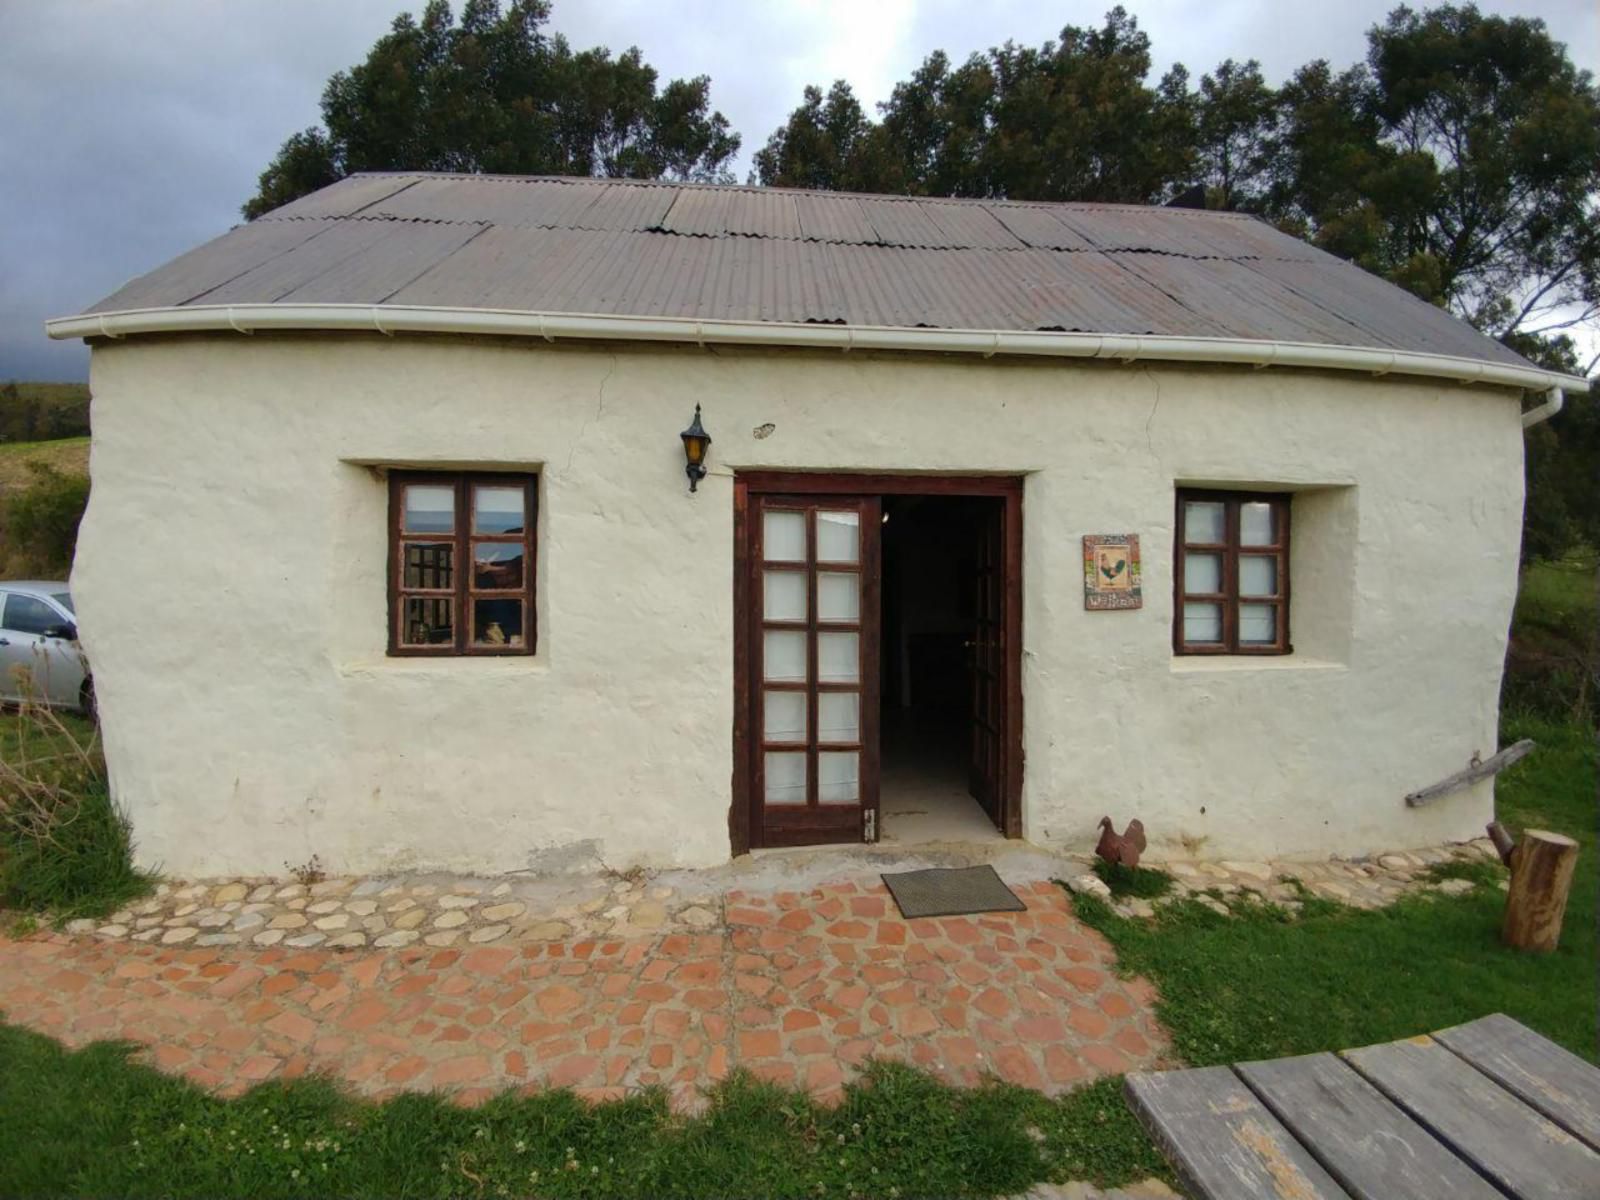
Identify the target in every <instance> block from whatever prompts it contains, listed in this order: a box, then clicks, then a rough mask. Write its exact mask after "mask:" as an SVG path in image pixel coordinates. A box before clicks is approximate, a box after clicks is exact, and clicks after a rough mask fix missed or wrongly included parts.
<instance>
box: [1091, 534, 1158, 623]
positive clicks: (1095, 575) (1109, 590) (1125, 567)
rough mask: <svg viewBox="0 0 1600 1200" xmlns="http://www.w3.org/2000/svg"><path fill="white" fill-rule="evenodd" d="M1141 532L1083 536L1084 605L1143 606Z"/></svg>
mask: <svg viewBox="0 0 1600 1200" xmlns="http://www.w3.org/2000/svg"><path fill="white" fill-rule="evenodd" d="M1143 604H1144V598H1143V595H1142V594H1141V592H1140V590H1139V535H1138V534H1137V533H1088V534H1085V535H1084V537H1083V606H1084V607H1085V608H1089V609H1102V608H1140V607H1142V606H1143Z"/></svg>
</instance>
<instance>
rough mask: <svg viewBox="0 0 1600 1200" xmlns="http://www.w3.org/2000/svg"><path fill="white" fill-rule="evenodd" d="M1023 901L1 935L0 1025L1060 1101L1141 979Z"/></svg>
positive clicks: (591, 1078) (207, 1049) (326, 1064)
mask: <svg viewBox="0 0 1600 1200" xmlns="http://www.w3.org/2000/svg"><path fill="white" fill-rule="evenodd" d="M1015 890H1016V891H1017V892H1018V894H1019V895H1020V896H1021V897H1022V898H1023V900H1024V901H1025V902H1026V904H1027V911H1025V912H1020V913H992V914H984V915H978V916H971V917H954V918H940V919H919V920H911V921H907V920H904V919H902V918H901V917H900V915H899V913H898V910H896V908H895V906H894V902H893V900H892V899H891V898H890V897H889V895H888V892H887V889H885V888H884V887H883V885H882V884H881V883H880V882H878V881H877V880H876V879H872V880H870V881H866V880H859V881H842V882H829V883H823V884H819V885H818V886H815V887H811V888H808V889H806V890H804V891H777V892H771V893H762V894H752V893H748V892H744V891H738V890H733V891H728V892H725V893H723V894H722V895H721V896H720V897H718V898H716V899H715V900H714V901H712V902H711V904H710V910H711V915H713V916H714V918H715V924H714V926H713V927H710V928H706V929H703V930H692V929H691V930H683V929H671V930H663V931H659V932H653V933H647V932H642V931H640V932H631V931H630V932H628V933H626V934H618V935H603V936H598V937H596V936H589V935H582V934H580V935H575V936H572V937H567V938H561V939H557V940H549V939H538V938H536V937H533V936H527V935H525V936H522V937H520V938H502V939H500V940H498V941H496V942H495V943H494V944H484V945H472V944H470V943H464V944H462V945H459V946H450V947H442V948H441V947H434V946H428V945H426V944H413V945H407V946H402V947H395V948H389V949H380V948H376V947H371V946H361V947H356V946H350V947H343V948H340V947H332V946H328V945H319V946H313V947H304V948H296V947H290V946H287V945H272V946H256V945H250V944H241V945H228V944H222V945H208V946H195V945H192V944H182V945H162V944H161V943H160V942H159V941H154V940H152V941H148V942H134V941H129V940H124V939H120V938H97V937H93V936H73V935H70V934H64V933H40V934H35V935H33V936H31V937H28V938H24V939H22V940H9V939H6V938H3V937H0V1015H3V1017H4V1019H5V1020H7V1021H11V1022H15V1023H19V1024H22V1025H25V1026H28V1027H30V1028H32V1029H35V1030H37V1031H39V1032H41V1033H45V1034H48V1035H50V1036H52V1037H55V1038H59V1039H61V1040H62V1041H63V1042H65V1043H67V1044H68V1045H71V1046H79V1045H83V1044H85V1043H87V1042H90V1041H95V1040H101V1039H107V1038H120V1039H127V1040H130V1041H133V1042H137V1043H140V1044H142V1045H144V1046H145V1047H147V1051H146V1053H147V1054H148V1057H149V1061H151V1062H152V1063H153V1064H154V1065H155V1066H157V1067H159V1068H160V1069H162V1070H165V1071H169V1072H179V1073H182V1074H184V1075H187V1076H188V1077H189V1078H191V1079H193V1080H194V1081H195V1082H197V1083H200V1084H202V1085H204V1086H207V1087H211V1088H215V1089H218V1090H220V1091H222V1092H223V1093H226V1094H234V1093H237V1092H239V1091H241V1090H243V1089H245V1088H246V1087H248V1086H250V1085H251V1084H254V1083H257V1082H259V1081H261V1080H265V1079H274V1078H293V1077H295V1076H298V1075H301V1074H304V1073H305V1072H307V1071H324V1072H328V1073H330V1074H332V1075H334V1076H337V1077H339V1078H341V1079H343V1080H344V1081H346V1082H347V1083H348V1084H350V1085H351V1086H353V1087H354V1088H355V1089H356V1090H357V1091H358V1092H360V1093H362V1094H366V1095H371V1096H385V1095H389V1094H392V1093H394V1092H396V1091H399V1090H403V1089H404V1090H425V1089H435V1088H437V1089H450V1090H452V1091H455V1092H457V1093H458V1098H459V1099H460V1100H461V1101H462V1102H465V1103H471V1102H475V1101H478V1100H481V1099H483V1098H485V1097H487V1096H489V1095H491V1094H493V1093H494V1092H496V1091H499V1090H501V1089H504V1088H507V1087H540V1086H569V1087H572V1088H574V1089H576V1090H577V1091H578V1092H579V1093H580V1094H581V1095H584V1096H586V1097H590V1098H594V1099H602V1098H611V1097H617V1096H621V1095H623V1094H625V1093H626V1092H627V1091H628V1090H629V1089H633V1088H639V1087H642V1086H646V1085H650V1084H659V1085H662V1086H665V1087H667V1088H669V1089H670V1090H671V1092H672V1097H673V1102H674V1104H675V1105H676V1106H678V1107H679V1108H682V1109H686V1110H692V1109H694V1108H696V1107H698V1106H699V1105H700V1104H701V1103H702V1097H703V1090H704V1089H705V1088H706V1087H708V1086H709V1085H711V1084H712V1083H714V1082H715V1081H717V1080H719V1079H721V1078H723V1077H724V1076H726V1075H727V1074H728V1073H729V1072H730V1071H732V1070H733V1069H735V1068H736V1067H743V1068H747V1069H749V1070H751V1071H752V1072H754V1073H755V1074H757V1075H760V1076H763V1077H766V1078H769V1079H774V1080H778V1081H781V1082H783V1083H787V1084H794V1085H797V1086H801V1087H805V1088H808V1089H809V1090H810V1091H812V1092H813V1093H814V1094H816V1095H817V1096H819V1097H820V1098H822V1099H824V1100H831V1099H833V1098H836V1097H837V1095H838V1094H839V1091H840V1088H841V1086H842V1085H843V1083H844V1082H845V1081H846V1080H847V1079H848V1078H849V1077H850V1076H851V1075H852V1074H853V1073H854V1071H855V1070H856V1069H857V1068H859V1067H860V1066H861V1064H863V1063H864V1062H865V1061H866V1060H867V1059H868V1058H870V1057H873V1056H883V1057H890V1058H896V1059H902V1060H906V1061H910V1062H912V1063H915V1064H916V1065H918V1066H921V1067H923V1068H926V1069H927V1070H929V1071H932V1072H934V1073H936V1074H938V1075H939V1076H941V1077H942V1078H945V1079H947V1080H949V1081H950V1082H952V1083H957V1084H972V1083H975V1082H977V1081H978V1080H980V1079H981V1078H982V1077H984V1076H985V1075H986V1074H993V1075H995V1076H998V1077H1000V1078H1002V1079H1006V1080H1009V1081H1011V1082H1013V1083H1019V1084H1023V1085H1025V1086H1028V1087H1032V1088H1037V1089H1040V1090H1042V1091H1045V1092H1047V1093H1057V1092H1060V1091H1064V1090H1067V1089H1069V1088H1072V1087H1075V1086H1077V1085H1079V1084H1082V1083H1084V1082H1087V1081H1088V1080H1090V1079H1092V1078H1095V1077H1097V1076H1100V1075H1103V1074H1108V1073H1116V1072H1121V1071H1128V1070H1134V1069H1144V1068H1149V1067H1152V1066H1156V1065H1158V1064H1160V1063H1161V1062H1162V1061H1163V1055H1164V1054H1165V1052H1166V1038H1165V1034H1164V1032H1163V1031H1162V1029H1161V1028H1160V1026H1159V1024H1158V1023H1157V1021H1156V1020H1155V1018H1154V1016H1153V1015H1152V1012H1151V1005H1152V1003H1153V1001H1154V998H1155V996H1154V990H1153V988H1152V987H1151V986H1150V985H1149V984H1148V983H1146V982H1145V981H1143V980H1140V979H1132V980H1119V979H1118V978H1116V976H1115V972H1114V970H1113V961H1114V960H1113V953H1112V950H1111V947H1110V945H1109V944H1108V943H1107V942H1105V940H1104V939H1102V938H1101V937H1100V936H1099V935H1098V934H1096V933H1095V932H1094V931H1092V930H1090V929H1089V928H1087V927H1086V926H1084V925H1082V924H1080V923H1079V922H1077V921H1076V920H1075V919H1074V918H1073V917H1072V915H1071V910H1070V907H1069V903H1068V898H1067V896H1066V895H1065V893H1064V892H1063V891H1062V890H1061V888H1060V887H1058V886H1057V885H1055V884H1052V883H1049V882H1045V881H1039V882H1035V883H1027V884H1019V885H1016V887H1015Z"/></svg>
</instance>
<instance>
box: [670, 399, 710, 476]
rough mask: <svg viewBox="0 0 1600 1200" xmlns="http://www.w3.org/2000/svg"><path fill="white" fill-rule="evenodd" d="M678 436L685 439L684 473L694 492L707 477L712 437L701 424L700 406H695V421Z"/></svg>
mask: <svg viewBox="0 0 1600 1200" xmlns="http://www.w3.org/2000/svg"><path fill="white" fill-rule="evenodd" d="M678 436H679V437H681V438H682V439H683V457H684V467H683V473H684V474H685V475H687V476H688V477H689V490H690V491H691V492H692V491H694V490H695V489H696V488H698V487H699V486H700V481H701V480H702V479H704V478H705V477H706V448H707V447H708V446H710V445H711V435H710V434H709V433H707V432H706V431H705V428H704V426H702V425H701V424H700V406H699V405H698V404H696V405H695V406H694V420H693V421H692V422H691V423H690V425H689V428H687V429H685V430H684V431H683V432H682V433H680V434H679V435H678Z"/></svg>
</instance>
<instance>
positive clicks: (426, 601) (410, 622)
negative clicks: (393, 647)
mask: <svg viewBox="0 0 1600 1200" xmlns="http://www.w3.org/2000/svg"><path fill="white" fill-rule="evenodd" d="M455 603H456V602H455V601H454V600H450V599H437V598H434V597H431V596H406V597H404V598H403V599H402V600H401V601H400V641H401V644H402V645H406V646H447V645H450V644H451V643H453V642H454V641H455V640H456V627H455Z"/></svg>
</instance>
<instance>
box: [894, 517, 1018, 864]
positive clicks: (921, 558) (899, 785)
mask: <svg viewBox="0 0 1600 1200" xmlns="http://www.w3.org/2000/svg"><path fill="white" fill-rule="evenodd" d="M998 503H999V501H997V500H994V499H989V498H985V497H975V496H885V497H884V498H883V519H884V523H883V531H882V562H883V595H882V604H883V612H882V642H881V647H882V649H881V657H880V662H881V668H882V671H883V678H882V681H881V688H880V696H881V704H882V712H881V721H880V731H881V732H880V737H881V743H880V744H881V764H882V776H881V791H880V807H881V811H882V820H883V837H884V839H885V840H886V841H895V842H900V841H908V840H909V841H943V840H970V838H972V837H974V836H978V837H993V836H998V834H997V832H996V830H995V828H994V826H993V824H992V822H990V820H989V818H988V817H987V816H986V815H985V813H984V812H983V809H982V808H981V807H980V806H979V805H978V802H977V801H976V800H975V799H973V797H972V796H971V794H970V793H969V791H968V765H969V758H970V743H971V708H972V652H971V646H970V643H971V642H972V640H973V637H974V634H975V632H976V621H977V612H976V603H977V567H978V552H979V536H980V531H981V528H982V524H983V522H984V520H985V518H986V517H988V516H989V515H990V512H991V509H992V506H994V505H996V504H998Z"/></svg>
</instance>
